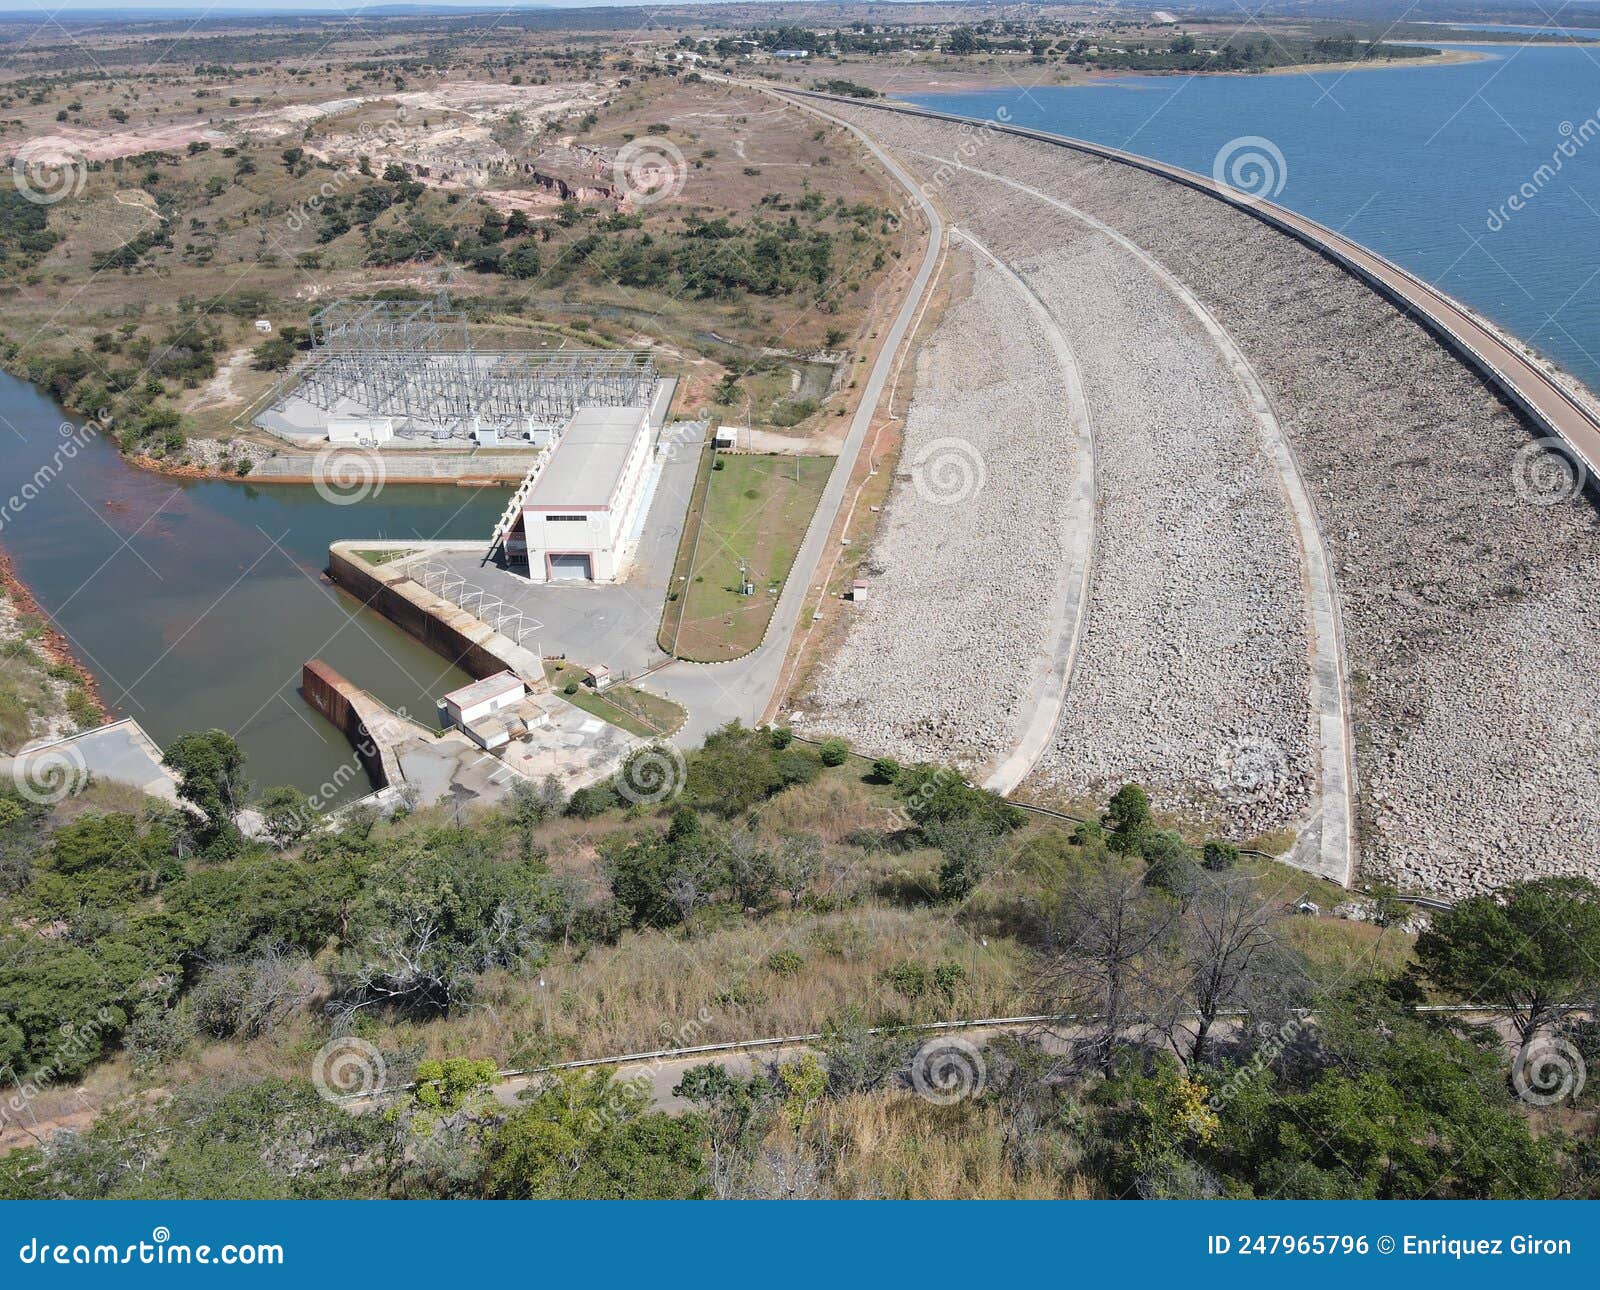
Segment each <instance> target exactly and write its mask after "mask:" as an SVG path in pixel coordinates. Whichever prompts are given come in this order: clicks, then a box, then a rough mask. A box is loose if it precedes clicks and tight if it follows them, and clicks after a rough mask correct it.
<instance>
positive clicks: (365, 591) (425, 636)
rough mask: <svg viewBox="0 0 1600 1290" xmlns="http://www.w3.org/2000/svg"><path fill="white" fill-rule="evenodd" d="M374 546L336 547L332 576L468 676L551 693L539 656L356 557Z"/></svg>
mask: <svg viewBox="0 0 1600 1290" xmlns="http://www.w3.org/2000/svg"><path fill="white" fill-rule="evenodd" d="M370 545H371V544H370V543H367V544H363V543H360V542H335V543H334V544H333V545H332V546H330V547H329V548H328V576H329V577H330V578H332V579H333V581H334V582H335V583H337V584H338V585H339V586H341V587H343V588H344V589H345V590H346V591H348V592H349V593H350V594H351V595H352V596H355V597H356V598H357V599H358V600H360V601H361V602H362V603H363V604H366V605H370V606H371V607H372V608H373V609H376V610H377V611H378V612H379V613H381V614H382V615H383V616H384V617H385V618H387V619H389V621H390V622H392V623H394V624H396V625H397V626H399V627H401V628H404V629H405V630H406V631H407V632H409V633H410V634H411V635H412V636H415V637H416V638H417V639H418V640H419V641H421V642H422V643H423V644H424V645H426V646H428V648H429V649H431V650H433V651H434V652H435V653H437V654H440V655H442V656H443V657H445V658H447V659H449V660H450V661H451V662H452V663H455V664H456V665H457V666H458V667H460V668H462V670H464V671H466V672H467V673H469V674H470V675H472V676H474V677H485V676H493V675H494V674H495V673H496V672H505V671H511V672H515V673H516V674H517V675H518V676H520V677H521V678H522V679H523V680H524V681H525V682H527V684H528V687H529V688H530V689H532V690H536V691H543V690H547V689H549V684H548V682H547V681H546V680H545V675H544V660H543V659H541V658H540V657H539V655H538V654H536V653H534V652H533V651H532V650H530V649H526V648H524V647H523V646H521V645H518V644H517V643H516V642H515V641H513V640H511V639H510V637H507V636H503V635H501V634H500V633H499V632H497V631H495V630H494V628H492V627H490V626H489V624H488V623H486V622H484V621H483V620H482V619H481V618H477V617H475V616H474V615H472V614H469V613H468V612H467V611H466V610H464V609H461V608H459V607H458V606H456V605H453V604H451V603H450V602H449V601H448V600H445V599H443V598H442V597H440V596H436V595H434V594H433V592H431V591H429V590H428V589H427V588H426V587H424V586H423V585H422V584H421V583H419V582H417V581H416V580H415V579H413V578H412V577H411V576H410V575H409V574H407V573H404V572H402V571H399V570H397V569H395V568H392V567H391V566H388V565H373V564H368V563H367V562H366V561H365V560H363V559H362V558H361V557H360V556H358V555H356V554H355V551H356V550H357V549H358V548H364V547H365V546H370Z"/></svg>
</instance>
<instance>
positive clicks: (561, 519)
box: [544, 515, 589, 524]
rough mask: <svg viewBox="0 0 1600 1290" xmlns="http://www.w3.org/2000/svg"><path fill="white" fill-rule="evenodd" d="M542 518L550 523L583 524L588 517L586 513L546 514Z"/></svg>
mask: <svg viewBox="0 0 1600 1290" xmlns="http://www.w3.org/2000/svg"><path fill="white" fill-rule="evenodd" d="M544 518H545V520H546V521H547V522H548V523H550V524H583V523H585V522H586V521H587V520H588V518H589V517H588V516H587V515H546V516H545V517H544Z"/></svg>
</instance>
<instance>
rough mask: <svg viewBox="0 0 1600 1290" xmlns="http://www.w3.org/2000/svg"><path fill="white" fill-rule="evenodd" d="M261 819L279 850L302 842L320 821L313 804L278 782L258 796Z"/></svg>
mask: <svg viewBox="0 0 1600 1290" xmlns="http://www.w3.org/2000/svg"><path fill="white" fill-rule="evenodd" d="M260 809H261V819H262V822H263V824H264V825H265V826H266V830H267V837H268V838H270V839H271V840H272V844H273V845H274V846H275V847H277V848H278V849H279V850H283V849H285V848H287V847H292V846H294V845H295V844H296V843H298V842H304V841H305V840H306V838H308V837H309V836H310V835H311V831H312V830H313V829H314V828H316V827H317V825H318V824H319V823H320V822H321V818H322V817H321V815H320V814H319V813H318V811H317V808H316V804H315V803H314V802H312V800H311V799H310V798H309V797H307V796H306V795H305V794H304V793H302V792H301V791H300V790H299V789H298V788H295V787H293V786H292V785H289V784H279V785H278V786H277V787H276V788H269V789H268V790H267V791H266V792H265V793H263V794H262V795H261V802H260Z"/></svg>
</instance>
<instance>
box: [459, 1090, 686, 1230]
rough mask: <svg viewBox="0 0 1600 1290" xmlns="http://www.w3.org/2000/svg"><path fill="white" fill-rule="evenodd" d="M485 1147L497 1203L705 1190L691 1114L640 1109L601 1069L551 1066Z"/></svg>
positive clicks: (661, 1196)
mask: <svg viewBox="0 0 1600 1290" xmlns="http://www.w3.org/2000/svg"><path fill="white" fill-rule="evenodd" d="M523 1098H524V1100H525V1101H526V1103H527V1105H526V1106H524V1107H523V1108H522V1109H521V1110H519V1111H517V1112H515V1113H514V1114H513V1115H511V1116H510V1117H509V1118H508V1119H507V1120H506V1121H505V1122H504V1123H503V1124H502V1125H501V1126H500V1127H499V1128H498V1129H497V1130H496V1131H495V1132H494V1133H493V1134H492V1135H491V1136H490V1138H489V1140H488V1142H487V1143H486V1144H485V1147H484V1164H483V1173H482V1177H481V1188H482V1191H483V1194H484V1195H485V1196H488V1197H490V1198H491V1199H496V1200H700V1199H702V1198H704V1197H705V1196H706V1195H707V1194H708V1188H707V1179H706V1168H705V1162H704V1161H703V1160H702V1158H701V1155H700V1135H701V1126H700V1124H699V1122H698V1120H697V1119H696V1117H693V1116H689V1117H684V1118H681V1119H674V1118H673V1117H671V1116H668V1115H665V1114H663V1113H661V1112H659V1111H647V1110H646V1109H645V1108H646V1106H647V1104H648V1100H647V1098H646V1097H645V1094H644V1093H643V1092H641V1091H640V1089H639V1088H638V1087H637V1086H636V1085H634V1084H629V1083H623V1082H621V1081H619V1080H618V1079H617V1078H616V1074H615V1072H613V1071H611V1070H609V1069H602V1070H599V1071H584V1072H578V1071H560V1072H557V1073H556V1074H555V1075H554V1076H553V1077H552V1078H550V1079H549V1080H547V1081H546V1082H544V1083H543V1084H541V1085H540V1086H539V1087H538V1088H537V1089H534V1090H531V1091H530V1092H529V1093H524V1094H523Z"/></svg>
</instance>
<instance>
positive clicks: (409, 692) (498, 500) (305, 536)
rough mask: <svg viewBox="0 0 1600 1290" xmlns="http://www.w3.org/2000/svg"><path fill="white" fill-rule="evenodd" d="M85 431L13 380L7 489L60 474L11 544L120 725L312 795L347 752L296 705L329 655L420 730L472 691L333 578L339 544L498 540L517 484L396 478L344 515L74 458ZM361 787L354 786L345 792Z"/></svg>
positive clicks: (23, 573) (281, 491) (15, 516)
mask: <svg viewBox="0 0 1600 1290" xmlns="http://www.w3.org/2000/svg"><path fill="white" fill-rule="evenodd" d="M64 422H66V423H67V424H68V434H66V435H64V434H63V433H62V425H63V423H64ZM76 424H77V423H76V422H70V421H68V419H67V418H65V417H64V416H63V414H62V412H61V409H60V408H58V407H57V406H56V405H55V404H54V403H53V402H52V401H51V400H50V399H48V398H46V397H45V396H44V395H42V394H40V393H38V392H37V391H36V390H34V389H33V388H32V387H31V386H29V385H28V384H26V383H25V382H22V381H18V380H16V379H15V378H13V377H11V376H7V375H5V374H4V373H0V495H3V496H4V497H12V496H15V495H16V494H17V493H18V490H20V489H21V488H22V486H23V484H24V483H25V482H26V481H29V480H33V479H35V477H36V475H37V473H38V472H39V471H40V470H41V468H43V469H45V470H46V471H54V474H53V475H52V476H51V477H50V478H48V479H44V480H41V482H40V483H39V485H38V486H37V488H36V489H34V490H30V491H32V492H34V493H35V495H34V496H33V497H31V499H30V500H27V501H26V502H25V503H24V504H22V505H21V506H20V507H15V508H10V509H8V511H7V513H6V515H5V517H4V527H3V528H0V549H3V550H4V551H5V552H6V553H7V554H8V555H9V556H10V557H11V559H12V560H13V562H14V563H15V565H16V570H17V573H18V575H19V576H20V577H21V578H22V580H23V581H24V582H25V583H27V585H28V586H29V588H30V589H31V590H32V591H33V594H34V596H35V598H36V599H37V600H38V602H39V604H40V605H41V606H42V607H43V608H45V609H46V610H47V611H48V612H49V613H50V615H51V616H52V618H53V619H54V621H55V623H56V625H57V626H58V627H59V629H60V630H61V631H62V632H63V633H64V634H65V635H66V636H67V637H68V638H69V640H70V642H71V644H72V647H73V649H74V651H75V652H76V654H77V655H78V657H79V659H80V660H82V662H83V663H84V664H85V665H87V666H88V668H89V670H90V671H92V672H93V673H94V675H95V677H96V678H97V679H98V680H99V682H100V689H101V694H102V696H103V697H104V699H105V701H106V703H107V705H108V706H109V707H110V708H111V709H112V711H113V713H114V714H115V715H117V716H131V717H135V718H137V719H138V721H139V723H140V724H141V725H142V726H143V727H144V728H145V729H146V730H147V731H149V733H150V735H151V737H152V738H153V739H155V740H156V742H157V743H160V744H163V745H165V744H166V743H167V742H168V741H169V740H171V739H172V738H173V737H174V736H175V735H178V734H182V733H184V732H185V731H189V730H204V729H209V728H211V727H216V728H219V729H222V730H226V731H228V732H229V733H230V734H232V735H233V736H234V737H235V738H237V739H238V740H239V742H240V743H241V744H242V745H243V747H244V749H245V751H246V752H247V753H248V754H249V758H250V762H249V770H248V773H249V775H250V777H251V779H252V780H254V782H255V784H256V786H257V787H258V788H259V787H266V786H270V785H273V784H293V785H295V786H296V787H298V788H301V789H303V790H305V791H307V792H311V791H314V790H315V789H316V788H317V787H318V786H319V785H321V784H323V783H324V782H325V781H327V780H328V779H329V778H330V776H332V775H333V774H334V773H335V771H337V770H338V769H339V768H340V767H342V766H346V765H347V763H349V762H350V760H351V750H350V746H349V744H348V742H347V741H346V739H345V737H344V735H342V734H341V733H340V732H339V731H337V730H335V729H334V728H333V727H332V726H331V725H330V724H328V723H327V722H326V721H324V720H323V719H322V718H321V717H320V716H319V715H318V714H317V713H316V712H314V711H312V710H311V709H310V708H309V707H307V706H306V704H305V702H304V701H303V700H302V699H301V697H300V694H299V686H300V667H301V664H303V663H304V662H305V661H306V660H307V659H309V658H312V657H320V658H323V659H326V660H327V661H328V662H329V663H331V664H332V665H333V666H334V667H335V668H337V669H338V670H339V671H341V672H343V673H344V674H345V676H347V677H348V678H349V679H350V680H351V681H353V682H354V683H355V684H357V685H360V686H362V687H363V688H364V689H368V690H371V691H372V692H373V693H374V694H376V695H377V696H378V697H379V698H380V699H382V700H383V701H384V702H386V703H388V704H389V705H390V706H391V707H396V708H401V707H403V708H405V709H407V710H408V711H410V712H411V713H412V714H414V715H416V716H418V717H419V718H420V719H421V720H422V721H423V722H424V723H425V724H426V723H431V722H432V720H433V699H434V697H435V696H436V695H438V694H440V693H442V692H444V691H445V690H449V689H452V688H454V687H455V686H457V685H460V684H463V683H464V682H465V681H467V680H468V679H470V678H469V677H467V675H466V674H465V673H464V672H462V671H460V670H459V669H458V668H455V667H453V666H451V665H450V663H449V662H448V661H446V660H445V659H444V658H442V657H440V656H439V655H437V654H435V653H433V651H431V650H429V649H427V648H426V647H424V646H422V645H420V644H418V643H417V642H416V641H414V640H412V639H411V637H409V636H407V635H406V634H405V633H404V632H401V631H400V630H399V629H398V628H396V627H394V626H392V625H391V624H390V623H389V622H388V621H387V620H386V619H384V618H382V617H381V616H380V615H378V614H375V613H372V612H370V611H368V610H366V609H363V608H361V607H360V606H359V605H357V604H356V602H355V601H353V600H351V599H350V598H349V597H347V596H345V595H344V594H343V593H342V592H340V591H338V590H336V589H335V588H334V587H332V586H331V585H329V583H328V582H327V580H326V579H325V578H324V577H323V576H322V569H323V566H324V565H325V564H326V563H327V551H328V543H329V542H331V541H333V540H334V539H335V538H341V537H380V536H386V537H390V538H396V537H415V538H472V537H478V536H482V537H483V538H484V541H485V545H486V546H487V542H488V535H489V532H490V530H491V529H492V527H493V525H494V522H495V520H496V519H498V518H499V515H500V511H501V510H502V509H503V508H504V506H505V500H506V493H505V490H504V489H501V488H487V489H470V488H456V487H436V486H419V485H398V484H390V485H387V486H386V487H384V488H383V490H382V491H381V492H380V493H378V494H377V495H376V496H374V497H369V498H368V499H367V500H365V501H363V502H361V503H360V504H359V505H351V506H335V505H330V504H329V503H328V502H326V501H324V500H323V499H322V498H321V497H319V496H318V494H317V493H316V491H315V490H314V489H313V488H311V487H309V486H301V485H294V484H271V485H261V486H252V485H251V484H250V483H249V482H248V480H242V481H239V482H232V481H222V480H216V481H213V480H191V479H172V478H168V477H167V476H164V475H158V474H154V473H152V472H149V471H145V470H139V469H136V468H135V467H132V466H130V465H128V464H127V463H126V462H125V461H124V460H123V459H122V457H121V455H120V454H119V453H118V451H117V449H116V447H115V445H114V444H111V443H108V442H105V441H104V440H102V439H99V438H91V439H89V440H88V441H87V442H84V440H83V438H82V436H79V437H78V438H77V443H78V444H79V445H80V446H79V447H78V448H77V449H76V453H75V455H74V456H72V457H70V458H66V457H63V456H61V455H60V454H59V449H60V448H61V447H62V445H63V444H64V443H65V442H66V441H67V439H68V438H69V437H70V435H71V430H72V428H73V427H74V426H75V425H76ZM348 776H349V772H348V770H346V771H344V772H343V775H342V776H341V781H340V782H344V780H345V779H346V778H348ZM366 791H368V790H367V785H366V781H365V778H364V777H362V776H359V775H357V776H356V777H355V778H354V779H353V780H350V782H349V784H348V787H347V789H346V791H345V793H344V794H343V796H344V797H346V798H349V797H359V796H360V795H361V794H363V793H365V792H366Z"/></svg>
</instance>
